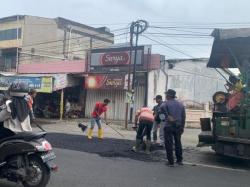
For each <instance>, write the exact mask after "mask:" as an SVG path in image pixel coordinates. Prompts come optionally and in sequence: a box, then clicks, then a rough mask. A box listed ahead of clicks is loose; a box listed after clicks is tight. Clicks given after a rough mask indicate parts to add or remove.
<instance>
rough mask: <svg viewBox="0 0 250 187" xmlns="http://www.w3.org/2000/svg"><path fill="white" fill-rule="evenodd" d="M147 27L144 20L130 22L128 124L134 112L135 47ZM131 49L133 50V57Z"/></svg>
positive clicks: (126, 121)
mask: <svg viewBox="0 0 250 187" xmlns="http://www.w3.org/2000/svg"><path fill="white" fill-rule="evenodd" d="M147 27H148V22H147V21H145V20H138V21H135V22H132V24H131V26H130V61H129V75H128V92H130V93H131V94H132V96H131V97H132V103H131V105H130V118H129V122H130V123H132V119H133V112H134V107H135V106H134V103H135V102H134V100H135V98H134V95H135V80H136V62H137V47H138V40H139V35H140V34H141V33H143V32H144V31H145V30H146V29H147ZM134 35H135V47H133V40H134V38H133V37H134ZM133 48H134V55H133ZM133 56H134V59H133V60H134V62H133V63H134V64H133V77H132V88H130V85H131V83H130V81H131V64H132V57H133ZM125 119H126V120H125V128H127V125H128V103H127V105H126V118H125Z"/></svg>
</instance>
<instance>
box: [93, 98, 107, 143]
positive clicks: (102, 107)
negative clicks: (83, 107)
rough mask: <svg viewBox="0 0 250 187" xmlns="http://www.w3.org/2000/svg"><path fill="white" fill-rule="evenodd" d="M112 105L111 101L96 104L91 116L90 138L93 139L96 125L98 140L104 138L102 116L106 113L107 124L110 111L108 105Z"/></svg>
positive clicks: (105, 100)
mask: <svg viewBox="0 0 250 187" xmlns="http://www.w3.org/2000/svg"><path fill="white" fill-rule="evenodd" d="M109 103H110V100H109V99H104V101H103V102H97V103H96V104H95V108H94V111H93V112H92V114H91V126H90V128H89V131H88V138H89V139H92V134H93V129H94V127H95V124H97V126H98V138H100V139H102V138H103V130H102V123H101V115H102V114H103V113H104V120H105V123H106V124H108V122H107V110H108V107H107V106H108V104H109Z"/></svg>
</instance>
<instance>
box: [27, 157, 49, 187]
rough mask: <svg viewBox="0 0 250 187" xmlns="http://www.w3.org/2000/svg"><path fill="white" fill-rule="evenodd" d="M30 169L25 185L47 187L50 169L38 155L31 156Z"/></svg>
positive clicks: (28, 186)
mask: <svg viewBox="0 0 250 187" xmlns="http://www.w3.org/2000/svg"><path fill="white" fill-rule="evenodd" d="M29 164H30V168H29V169H30V171H29V172H28V176H27V178H26V180H25V181H23V186H24V187H45V186H46V185H47V184H48V182H49V179H50V170H49V168H47V166H46V165H45V164H44V163H43V162H42V160H41V158H39V157H37V156H31V157H29Z"/></svg>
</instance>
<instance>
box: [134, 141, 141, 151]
mask: <svg viewBox="0 0 250 187" xmlns="http://www.w3.org/2000/svg"><path fill="white" fill-rule="evenodd" d="M140 145H141V140H136V142H135V146H134V147H133V148H132V150H133V151H134V152H139V151H140Z"/></svg>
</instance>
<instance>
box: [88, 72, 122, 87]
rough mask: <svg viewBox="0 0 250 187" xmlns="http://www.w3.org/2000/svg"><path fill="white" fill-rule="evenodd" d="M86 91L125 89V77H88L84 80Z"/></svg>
mask: <svg viewBox="0 0 250 187" xmlns="http://www.w3.org/2000/svg"><path fill="white" fill-rule="evenodd" d="M85 88H86V89H120V90H123V89H127V76H126V75H111V74H110V75H90V76H88V77H86V78H85Z"/></svg>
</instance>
